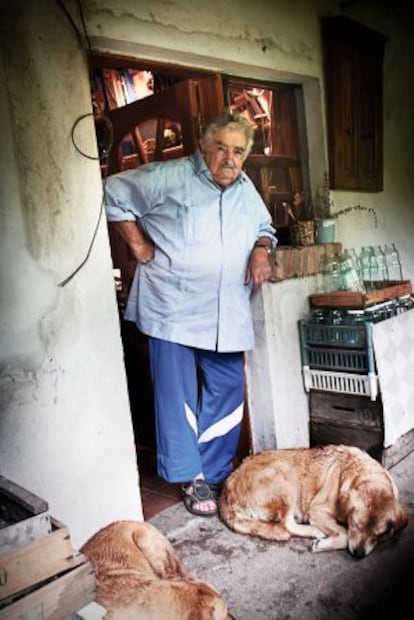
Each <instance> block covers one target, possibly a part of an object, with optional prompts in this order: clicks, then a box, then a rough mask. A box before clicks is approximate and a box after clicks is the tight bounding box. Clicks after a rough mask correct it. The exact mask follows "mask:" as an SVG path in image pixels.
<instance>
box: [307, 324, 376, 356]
mask: <svg viewBox="0 0 414 620" xmlns="http://www.w3.org/2000/svg"><path fill="white" fill-rule="evenodd" d="M299 329H300V334H301V341H302V343H303V344H312V345H319V346H332V347H336V348H338V347H345V348H348V347H349V348H351V349H358V348H360V349H362V348H364V347H367V346H369V345H370V343H371V342H372V338H371V333H372V326H371V324H370V323H362V324H361V325H331V324H329V323H314V322H312V321H309V320H308V319H301V320H300V321H299Z"/></svg>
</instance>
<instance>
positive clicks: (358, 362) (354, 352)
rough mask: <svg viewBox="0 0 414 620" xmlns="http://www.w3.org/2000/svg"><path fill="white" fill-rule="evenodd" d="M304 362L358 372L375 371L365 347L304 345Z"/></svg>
mask: <svg viewBox="0 0 414 620" xmlns="http://www.w3.org/2000/svg"><path fill="white" fill-rule="evenodd" d="M302 355H303V363H304V364H305V365H307V366H310V368H317V369H321V370H322V369H324V370H338V371H342V372H356V373H360V374H364V373H367V372H373V371H374V368H373V367H371V363H369V361H370V360H369V357H368V354H367V351H366V350H364V349H334V348H325V347H312V346H308V345H304V346H303V351H302Z"/></svg>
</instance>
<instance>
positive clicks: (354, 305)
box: [309, 280, 413, 310]
mask: <svg viewBox="0 0 414 620" xmlns="http://www.w3.org/2000/svg"><path fill="white" fill-rule="evenodd" d="M365 284H366V285H367V284H368V283H367V282H366V283H365ZM374 285H375V287H376V288H375V289H374V290H373V291H368V290H367V292H366V293H359V292H357V291H332V292H330V293H317V294H314V295H310V296H309V304H310V306H311V308H344V309H346V308H347V309H349V310H352V309H355V310H358V309H362V308H366V307H367V306H371V305H373V304H377V303H380V302H382V301H388V300H389V299H396V298H397V297H401V296H402V295H410V294H411V293H412V291H413V289H412V286H411V281H410V280H392V281H384V282H374Z"/></svg>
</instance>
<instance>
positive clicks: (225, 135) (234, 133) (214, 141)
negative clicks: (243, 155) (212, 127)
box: [210, 127, 247, 150]
mask: <svg viewBox="0 0 414 620" xmlns="http://www.w3.org/2000/svg"><path fill="white" fill-rule="evenodd" d="M210 145H214V146H217V145H220V146H224V147H226V148H233V149H234V148H239V149H243V150H245V149H246V147H247V136H246V134H245V133H244V131H242V130H240V129H232V128H230V127H223V128H220V129H216V131H215V132H214V133H213V134H212V135H211V139H210Z"/></svg>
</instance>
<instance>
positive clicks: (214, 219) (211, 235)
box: [179, 204, 221, 246]
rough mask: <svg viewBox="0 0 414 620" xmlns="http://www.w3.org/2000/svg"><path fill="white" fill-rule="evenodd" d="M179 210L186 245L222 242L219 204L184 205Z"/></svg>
mask: <svg viewBox="0 0 414 620" xmlns="http://www.w3.org/2000/svg"><path fill="white" fill-rule="evenodd" d="M179 211H180V213H179V218H180V220H181V230H182V232H183V238H184V242H185V244H186V246H196V245H214V244H217V243H219V242H220V240H221V218H220V207H219V206H218V205H216V204H208V205H203V206H200V205H184V206H182V207H181V209H180V210H179Z"/></svg>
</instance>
